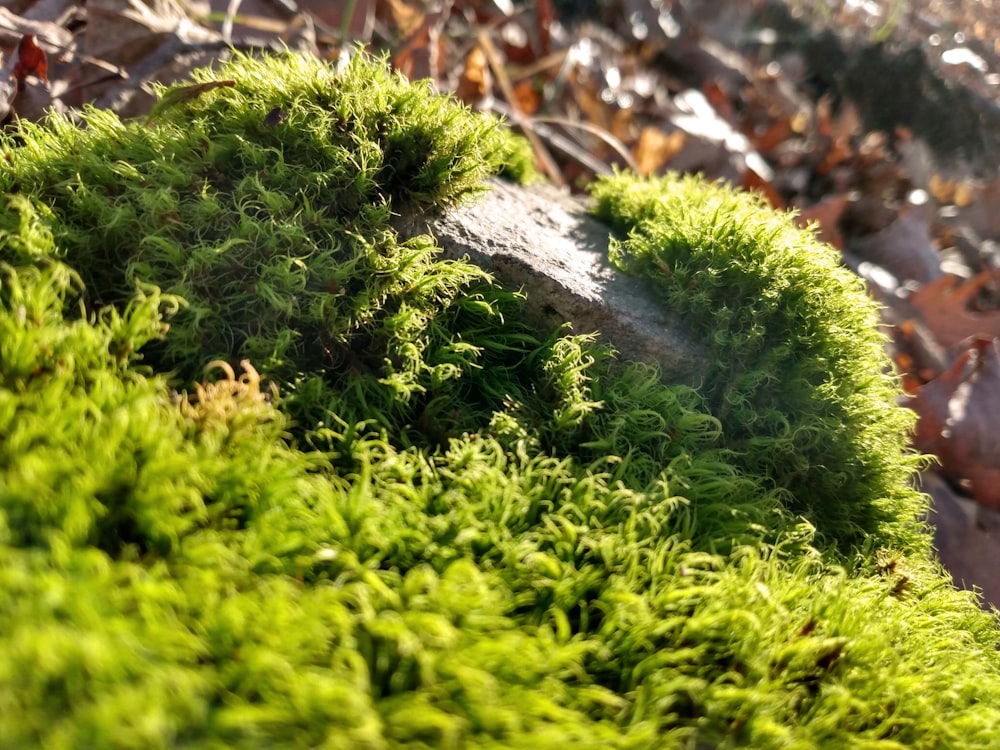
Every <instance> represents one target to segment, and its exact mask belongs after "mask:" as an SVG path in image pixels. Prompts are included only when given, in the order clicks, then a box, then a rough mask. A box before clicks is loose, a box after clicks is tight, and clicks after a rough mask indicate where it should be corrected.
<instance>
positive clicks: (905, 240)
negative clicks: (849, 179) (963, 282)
mask: <svg viewBox="0 0 1000 750" xmlns="http://www.w3.org/2000/svg"><path fill="white" fill-rule="evenodd" d="M842 210H843V208H842ZM850 249H851V251H852V252H853V253H855V254H856V255H857V256H858V257H859V258H862V259H864V260H867V261H870V262H872V263H876V264H878V265H880V266H882V267H883V268H885V269H886V270H887V271H889V273H891V274H893V275H894V276H896V277H897V278H898V279H900V280H903V281H917V282H920V283H925V282H928V281H932V280H934V279H936V278H938V277H939V276H940V275H941V258H940V256H939V255H938V251H937V249H936V248H935V247H934V244H933V239H932V238H931V233H930V227H929V226H928V224H927V222H926V221H925V220H923V219H922V218H921V217H920V216H919V215H918V213H917V212H915V211H913V210H910V209H908V208H904V209H903V210H902V211H900V212H899V214H898V215H897V216H896V218H895V220H894V221H893V222H892V223H891V224H889V226H887V227H885V228H884V229H882V230H881V231H879V232H876V233H874V234H867V235H864V236H862V237H857V238H855V239H853V240H852V241H851V242H850ZM973 333H974V332H973ZM966 335H969V334H966ZM962 338H965V337H964V336H963V337H962Z"/></svg>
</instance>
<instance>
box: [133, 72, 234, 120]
mask: <svg viewBox="0 0 1000 750" xmlns="http://www.w3.org/2000/svg"><path fill="white" fill-rule="evenodd" d="M235 85H236V81H234V80H232V79H229V78H226V79H222V80H219V81H206V82H205V83H192V84H190V85H188V86H174V87H173V88H171V89H169V90H168V91H167V92H166V93H165V94H164V95H163V96H161V97H160V99H159V101H157V102H156V106H154V107H153V109H152V111H151V112H150V113H149V117H147V118H146V124H147V125H151V124H152V123H153V121H154V120H155V119H156V118H157V117H159V116H160V115H162V114H163V113H164V111H166V110H168V109H170V108H171V107H176V106H177V105H178V104H183V103H184V102H189V101H191V100H192V99H196V98H198V97H199V96H201V95H202V94H206V93H208V92H209V91H213V90H214V89H218V88H228V87H231V86H235Z"/></svg>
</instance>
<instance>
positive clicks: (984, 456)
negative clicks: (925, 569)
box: [910, 337, 1000, 508]
mask: <svg viewBox="0 0 1000 750" xmlns="http://www.w3.org/2000/svg"><path fill="white" fill-rule="evenodd" d="M998 347H1000V340H998V339H990V338H985V337H976V338H973V339H971V340H970V341H969V342H968V348H967V349H966V350H965V351H963V352H962V353H961V354H960V355H959V356H958V357H957V358H956V359H955V362H954V363H953V364H952V366H951V367H950V368H949V369H948V370H947V371H946V372H945V373H943V374H942V375H941V376H940V377H938V378H936V379H935V380H932V381H931V382H930V383H928V384H927V385H925V386H924V387H923V388H921V389H920V390H919V391H917V393H916V396H915V397H914V399H913V401H911V402H910V405H911V407H912V408H913V409H914V410H915V411H916V412H917V414H919V415H920V419H919V421H918V423H917V430H916V433H915V434H914V444H915V445H916V447H917V448H918V449H919V450H922V451H926V452H928V453H934V454H935V455H937V456H938V458H939V459H940V460H941V468H942V471H943V472H944V473H945V474H946V475H947V476H949V477H950V478H951V479H952V480H954V481H956V482H958V483H959V485H960V486H961V487H962V488H963V489H964V490H965V491H966V492H968V493H969V494H970V495H971V496H972V497H973V498H975V500H976V501H977V502H978V503H980V504H981V505H985V506H987V507H990V508H1000V433H998V432H997V430H996V425H997V424H1000V348H998Z"/></svg>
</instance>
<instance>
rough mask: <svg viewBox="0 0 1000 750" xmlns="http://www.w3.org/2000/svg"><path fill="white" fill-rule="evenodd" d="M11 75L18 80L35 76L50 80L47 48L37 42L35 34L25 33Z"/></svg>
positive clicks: (18, 47)
mask: <svg viewBox="0 0 1000 750" xmlns="http://www.w3.org/2000/svg"><path fill="white" fill-rule="evenodd" d="M11 75H12V76H13V77H14V78H16V79H17V80H18V81H23V80H24V79H25V78H27V77H28V76H35V77H37V78H38V79H39V80H41V81H44V82H45V83H46V84H48V82H49V61H48V58H47V57H46V56H45V50H43V49H42V48H41V47H39V46H38V44H37V43H36V42H35V35H34V34H25V35H24V36H23V37H21V43H20V44H18V45H17V57H16V62H15V63H14V68H13V70H11Z"/></svg>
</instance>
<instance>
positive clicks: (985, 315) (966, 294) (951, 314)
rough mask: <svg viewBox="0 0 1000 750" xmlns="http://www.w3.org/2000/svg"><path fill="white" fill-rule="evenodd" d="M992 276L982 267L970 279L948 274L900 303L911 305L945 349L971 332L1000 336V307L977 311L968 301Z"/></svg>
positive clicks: (910, 308) (990, 336)
mask: <svg viewBox="0 0 1000 750" xmlns="http://www.w3.org/2000/svg"><path fill="white" fill-rule="evenodd" d="M993 280H994V272H993V271H983V272H982V273H980V274H978V275H977V276H975V277H974V278H972V279H969V280H968V281H962V280H961V279H959V278H958V277H957V276H953V275H951V274H945V275H943V276H941V277H940V278H937V279H935V280H934V281H932V282H930V283H928V284H924V285H923V286H922V287H920V288H919V289H917V290H916V291H914V292H911V293H910V296H909V297H908V298H907V299H906V300H905V301H904V302H905V305H901V306H900V307H905V308H909V312H910V313H911V314H912V315H915V316H917V317H918V318H919V319H920V320H921V321H922V322H923V324H924V325H926V326H927V328H928V330H930V332H931V333H932V334H933V336H934V339H935V340H936V341H937V342H938V344H940V345H941V346H943V347H945V348H946V349H947V348H951V347H953V346H956V345H958V344H959V343H961V342H962V341H964V340H965V339H967V338H969V337H970V336H976V335H981V336H986V337H987V338H993V337H995V336H1000V310H991V311H988V312H977V311H975V310H972V309H970V308H969V302H970V301H971V300H972V299H973V298H974V297H975V296H976V295H977V294H978V293H979V291H980V290H981V289H983V288H984V287H985V286H986V285H987V284H989V283H990V282H991V281H993ZM903 317H906V316H905V315H904V316H903Z"/></svg>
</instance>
